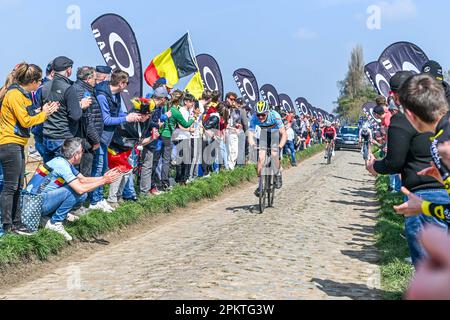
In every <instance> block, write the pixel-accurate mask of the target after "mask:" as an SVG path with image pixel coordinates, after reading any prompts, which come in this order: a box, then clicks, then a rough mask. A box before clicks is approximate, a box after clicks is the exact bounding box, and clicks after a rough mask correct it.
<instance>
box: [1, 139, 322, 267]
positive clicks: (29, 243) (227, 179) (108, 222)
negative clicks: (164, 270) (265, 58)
mask: <svg viewBox="0 0 450 320" xmlns="http://www.w3.org/2000/svg"><path fill="white" fill-rule="evenodd" d="M323 149H324V146H322V145H317V146H314V147H312V148H310V149H308V150H306V151H302V152H299V153H298V154H297V159H298V160H302V159H306V158H309V157H311V156H313V155H314V154H316V153H317V152H320V151H322V150H323ZM283 166H284V167H285V168H287V167H289V166H290V162H289V159H287V157H285V158H284V159H283ZM255 177H256V166H255V165H248V166H245V167H238V168H237V169H236V170H234V171H225V172H221V173H218V174H212V175H211V178H209V179H198V180H196V181H194V182H193V183H191V184H189V185H187V186H177V187H175V188H174V189H173V190H172V191H171V192H169V193H165V194H162V195H160V196H155V197H143V198H141V199H140V200H139V202H137V203H125V204H122V205H121V206H120V207H119V208H117V209H116V210H115V211H114V213H112V214H105V213H104V212H103V211H98V210H96V211H92V212H91V213H90V214H89V215H86V216H83V217H81V219H80V220H78V221H76V222H74V223H71V224H69V225H68V226H67V227H66V230H67V231H68V232H69V233H70V234H71V235H72V236H73V237H74V239H76V240H89V239H92V238H95V237H99V236H101V235H102V234H105V233H107V232H112V231H117V230H120V229H121V228H124V227H126V226H129V225H132V224H136V223H138V222H139V221H140V220H141V219H143V218H145V217H147V216H152V215H157V214H164V213H166V214H167V213H170V212H171V211H173V210H174V209H176V208H179V207H186V206H187V205H188V204H189V203H191V202H196V201H199V200H201V199H205V198H207V199H213V198H215V197H217V196H218V195H220V194H221V193H222V192H223V191H224V190H225V189H227V188H231V187H235V186H237V185H238V184H239V183H242V182H244V181H251V180H252V179H253V178H255ZM69 245H70V243H67V242H66V241H65V240H64V238H63V236H61V235H59V234H57V233H55V232H51V231H48V230H44V229H42V230H39V232H38V233H37V234H36V235H33V236H29V237H26V236H15V235H13V236H11V235H7V236H4V237H3V238H1V239H0V269H5V268H6V267H8V266H10V265H13V264H18V263H26V262H29V261H30V260H32V259H39V260H46V259H47V258H48V257H49V256H50V255H56V254H58V253H59V252H60V251H61V250H62V249H63V248H65V247H67V246H69Z"/></svg>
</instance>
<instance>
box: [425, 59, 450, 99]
mask: <svg viewBox="0 0 450 320" xmlns="http://www.w3.org/2000/svg"><path fill="white" fill-rule="evenodd" d="M422 73H424V74H429V75H430V76H432V77H433V78H435V79H436V80H437V81H438V82H439V83H441V84H442V86H443V87H444V90H445V97H446V98H447V102H448V103H449V104H450V85H449V84H448V83H447V82H446V81H444V72H443V71H442V66H441V65H440V64H439V62H436V61H434V60H430V61H428V62H427V63H426V64H425V65H424V66H423V68H422Z"/></svg>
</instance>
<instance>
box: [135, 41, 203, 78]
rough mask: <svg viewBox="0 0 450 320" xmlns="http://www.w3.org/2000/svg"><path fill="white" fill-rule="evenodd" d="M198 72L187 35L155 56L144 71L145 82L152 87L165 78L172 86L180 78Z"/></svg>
mask: <svg viewBox="0 0 450 320" xmlns="http://www.w3.org/2000/svg"><path fill="white" fill-rule="evenodd" d="M197 71H198V68H197V63H196V61H195V56H194V54H193V48H192V45H191V41H190V37H189V33H186V34H185V35H184V36H183V37H182V38H181V39H180V40H178V41H177V42H175V43H174V44H173V45H172V46H171V47H170V48H169V49H167V50H165V51H164V52H162V53H161V54H159V55H158V56H156V57H155V58H154V59H153V60H152V61H151V62H150V65H149V66H148V67H147V69H146V70H145V74H144V77H145V81H146V82H147V84H148V85H149V86H150V87H153V85H154V84H155V82H156V81H157V80H158V79H159V78H166V79H167V82H168V84H169V85H171V86H174V85H175V84H177V83H178V81H179V80H180V79H181V78H184V77H187V76H190V75H191V74H194V73H196V72H197Z"/></svg>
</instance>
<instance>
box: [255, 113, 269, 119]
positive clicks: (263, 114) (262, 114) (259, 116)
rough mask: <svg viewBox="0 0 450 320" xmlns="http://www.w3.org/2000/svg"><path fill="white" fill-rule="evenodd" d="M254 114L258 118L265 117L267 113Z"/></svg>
mask: <svg viewBox="0 0 450 320" xmlns="http://www.w3.org/2000/svg"><path fill="white" fill-rule="evenodd" d="M256 116H257V117H258V118H265V117H267V114H265V113H258V114H257V115H256Z"/></svg>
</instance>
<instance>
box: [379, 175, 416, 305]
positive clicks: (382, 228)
mask: <svg viewBox="0 0 450 320" xmlns="http://www.w3.org/2000/svg"><path fill="white" fill-rule="evenodd" d="M388 186H389V177H388V176H380V177H378V178H377V182H376V189H377V193H378V199H379V202H380V204H381V211H380V216H379V220H378V224H377V226H376V236H377V247H378V250H379V253H380V259H381V261H380V267H381V284H382V288H383V290H384V291H385V292H386V293H385V296H384V298H385V299H386V300H401V299H402V298H403V294H404V292H405V290H406V289H407V286H408V283H409V281H410V280H411V277H412V275H413V270H414V268H413V267H412V265H410V264H409V263H407V262H405V259H406V258H408V257H409V249H408V243H407V241H406V240H405V238H404V237H403V236H402V235H404V231H405V226H404V225H405V220H404V218H403V217H402V216H399V215H397V214H396V213H395V211H394V209H393V206H395V205H399V204H401V203H403V196H402V194H400V193H397V194H392V193H390V192H389V191H388Z"/></svg>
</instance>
